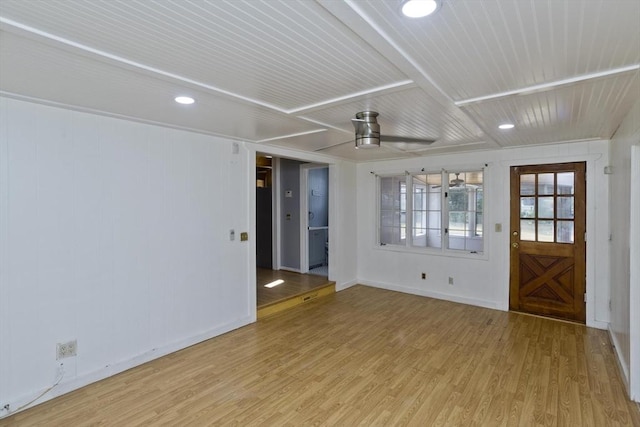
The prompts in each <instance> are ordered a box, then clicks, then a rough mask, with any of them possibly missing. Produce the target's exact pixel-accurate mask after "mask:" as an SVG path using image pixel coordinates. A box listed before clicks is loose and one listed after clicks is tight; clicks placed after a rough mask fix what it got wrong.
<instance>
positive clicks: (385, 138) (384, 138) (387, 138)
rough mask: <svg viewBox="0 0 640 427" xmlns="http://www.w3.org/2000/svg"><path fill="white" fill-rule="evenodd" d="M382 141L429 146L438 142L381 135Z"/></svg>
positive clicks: (427, 139)
mask: <svg viewBox="0 0 640 427" xmlns="http://www.w3.org/2000/svg"><path fill="white" fill-rule="evenodd" d="M380 141H382V142H408V143H418V144H424V145H429V144H433V143H434V142H436V140H435V139H429V138H412V137H408V136H394V135H380Z"/></svg>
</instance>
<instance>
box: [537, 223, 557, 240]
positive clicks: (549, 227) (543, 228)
mask: <svg viewBox="0 0 640 427" xmlns="http://www.w3.org/2000/svg"><path fill="white" fill-rule="evenodd" d="M554 234H555V233H554V232H553V221H540V220H538V242H553V238H554Z"/></svg>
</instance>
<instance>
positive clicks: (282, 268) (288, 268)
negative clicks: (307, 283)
mask: <svg viewBox="0 0 640 427" xmlns="http://www.w3.org/2000/svg"><path fill="white" fill-rule="evenodd" d="M278 270H284V271H292V272H294V273H302V272H301V271H300V269H299V268H291V267H285V266H280V268H278Z"/></svg>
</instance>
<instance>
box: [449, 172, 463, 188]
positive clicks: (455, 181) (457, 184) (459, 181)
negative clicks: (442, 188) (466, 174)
mask: <svg viewBox="0 0 640 427" xmlns="http://www.w3.org/2000/svg"><path fill="white" fill-rule="evenodd" d="M462 184H464V179H462V178H460V172H456V177H455V178H454V179H452V180H451V181H449V188H451V187H460V186H461V185H462Z"/></svg>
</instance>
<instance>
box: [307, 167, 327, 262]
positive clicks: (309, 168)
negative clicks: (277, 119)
mask: <svg viewBox="0 0 640 427" xmlns="http://www.w3.org/2000/svg"><path fill="white" fill-rule="evenodd" d="M325 168H327V169H328V168H329V165H326V164H317V163H305V164H302V165H300V272H301V273H302V274H306V273H308V272H309V214H308V212H309V171H310V170H311V169H325ZM330 182H331V177H330V176H329V182H328V183H327V188H329V191H330V190H331V186H330ZM327 199H328V197H327ZM327 213H329V207H328V206H327ZM330 227H331V222H329V225H328V226H327V233H329V229H330Z"/></svg>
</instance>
